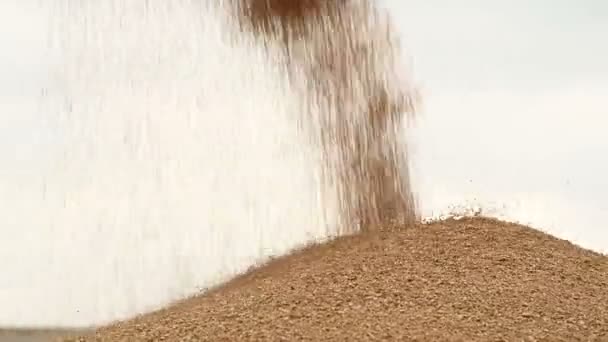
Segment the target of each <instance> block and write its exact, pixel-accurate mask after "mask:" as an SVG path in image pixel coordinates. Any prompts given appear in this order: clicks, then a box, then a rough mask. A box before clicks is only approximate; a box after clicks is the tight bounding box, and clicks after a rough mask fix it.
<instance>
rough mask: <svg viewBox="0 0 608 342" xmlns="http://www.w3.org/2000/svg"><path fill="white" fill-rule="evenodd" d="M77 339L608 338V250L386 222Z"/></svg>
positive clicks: (492, 226) (483, 230) (508, 227)
mask: <svg viewBox="0 0 608 342" xmlns="http://www.w3.org/2000/svg"><path fill="white" fill-rule="evenodd" d="M81 340H82V341H94V340H97V341H134V342H135V341H386V340H391V341H570V342H571V341H608V257H606V256H602V255H599V254H596V253H592V252H589V251H586V250H583V249H581V248H579V247H576V246H574V245H572V244H570V243H569V242H567V241H563V240H558V239H556V238H553V237H551V236H548V235H546V234H543V233H541V232H538V231H535V230H532V229H530V228H526V227H522V226H519V225H515V224H509V223H502V222H498V221H494V220H488V219H481V218H477V219H463V220H460V221H448V222H438V223H433V224H431V225H428V226H427V225H417V226H415V227H411V228H410V229H402V227H394V228H386V229H379V230H375V231H373V232H370V233H366V234H359V235H355V236H349V237H344V238H340V239H337V240H335V241H333V242H331V243H329V244H326V245H320V246H312V247H310V248H308V249H305V250H303V251H301V252H298V253H295V254H293V255H291V256H287V257H285V258H281V259H277V260H275V261H273V262H271V263H269V264H268V265H266V266H264V267H262V268H260V269H256V270H254V271H252V272H251V273H249V274H245V275H243V276H241V277H239V278H237V279H235V280H234V281H232V282H230V283H228V284H226V285H224V286H222V287H220V288H218V289H216V290H214V291H211V292H209V293H207V294H204V295H202V296H199V297H194V298H191V299H188V300H185V301H183V302H181V303H177V304H175V305H173V306H171V307H169V308H167V309H163V310H160V311H158V312H154V313H151V314H147V315H143V316H141V317H137V318H135V319H133V320H130V321H126V322H120V323H117V324H114V325H111V326H108V327H104V328H101V329H99V331H97V333H96V334H95V335H92V336H87V337H83V338H82V339H81ZM72 341H73V340H72Z"/></svg>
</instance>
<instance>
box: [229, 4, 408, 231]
mask: <svg viewBox="0 0 608 342" xmlns="http://www.w3.org/2000/svg"><path fill="white" fill-rule="evenodd" d="M235 9H236V13H237V17H238V18H239V19H238V23H239V25H241V28H242V29H243V30H242V31H244V34H251V35H253V36H254V37H256V38H257V39H258V41H259V42H260V44H265V45H267V46H269V45H271V44H270V43H273V44H275V45H279V46H280V49H279V53H280V54H282V56H283V58H282V59H281V63H284V64H285V65H286V67H287V69H288V70H289V76H290V79H291V82H292V85H293V86H294V87H295V88H300V89H302V97H306V98H308V99H309V102H310V103H311V107H312V109H310V110H309V111H308V115H309V116H308V117H305V118H302V121H304V122H305V126H307V127H309V128H311V132H312V135H313V136H315V137H317V141H318V144H319V145H320V146H321V150H322V151H323V154H324V161H325V163H326V165H325V171H326V174H325V180H326V182H327V184H328V186H327V187H326V188H327V191H330V192H331V191H333V192H334V194H329V196H332V195H333V196H337V197H338V201H339V202H340V203H341V204H342V207H341V208H340V211H341V214H342V215H341V216H342V218H343V219H342V223H341V226H342V227H358V226H359V227H362V228H364V229H366V228H370V227H374V226H377V225H378V224H380V223H382V222H386V221H391V220H399V221H401V222H403V223H413V222H414V220H415V218H416V208H415V204H414V199H413V196H412V191H411V189H410V180H409V171H408V164H407V154H406V144H405V143H404V141H403V138H402V136H403V130H402V125H403V124H406V123H408V120H411V119H412V116H413V114H414V109H415V104H416V92H415V91H414V89H413V88H412V87H411V86H409V83H408V82H407V75H406V74H405V72H406V70H403V69H402V68H401V62H402V60H403V59H402V57H401V56H400V51H399V44H398V39H397V37H396V35H395V32H394V31H395V30H394V29H393V27H392V25H391V23H390V20H389V18H388V16H387V15H386V13H383V12H382V11H380V10H378V9H377V8H375V7H374V6H372V3H371V2H369V1H364V0H357V1H349V0H338V1H324V0H301V1H294V0H244V1H238V2H237V6H235ZM315 114H316V115H315ZM304 115H306V114H304ZM404 121H405V122H404ZM334 184H337V190H336V187H334V186H332V185H334ZM335 192H337V194H335ZM347 230H349V229H347Z"/></svg>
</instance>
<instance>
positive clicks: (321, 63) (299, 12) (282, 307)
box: [80, 0, 608, 341]
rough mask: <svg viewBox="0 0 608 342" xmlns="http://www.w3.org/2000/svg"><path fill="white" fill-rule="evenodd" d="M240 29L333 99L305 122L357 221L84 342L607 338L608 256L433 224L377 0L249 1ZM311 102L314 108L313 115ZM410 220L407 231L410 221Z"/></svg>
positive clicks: (532, 235) (524, 231)
mask: <svg viewBox="0 0 608 342" xmlns="http://www.w3.org/2000/svg"><path fill="white" fill-rule="evenodd" d="M234 4H236V6H234V11H236V13H237V16H236V18H238V25H240V28H241V29H242V31H241V32H242V34H249V35H253V36H254V37H256V39H258V40H259V42H260V44H268V46H270V45H272V44H271V43H274V44H275V45H276V43H277V42H278V46H280V49H279V50H280V54H279V59H280V60H282V61H283V62H284V63H285V64H286V65H287V67H288V69H289V70H290V75H289V76H290V81H291V82H292V83H293V85H294V87H296V88H298V87H300V88H301V89H303V92H302V94H303V96H307V97H308V98H309V99H310V101H311V103H315V104H316V105H317V106H318V107H317V108H322V109H323V110H322V111H320V112H322V113H323V115H321V116H319V117H313V116H312V115H311V117H310V120H309V121H310V122H308V123H309V125H307V127H305V128H306V129H310V130H311V133H312V134H313V135H315V134H316V135H317V136H318V139H319V143H320V145H321V146H322V148H323V150H324V153H325V162H326V163H327V164H326V167H325V169H326V175H325V177H326V180H327V182H328V183H338V184H339V187H338V190H337V191H338V192H339V197H340V198H341V199H342V201H341V202H342V208H341V211H342V213H343V222H342V223H343V226H344V227H353V228H352V229H345V230H344V231H345V232H349V231H350V232H352V231H357V230H359V229H358V228H362V231H363V232H362V233H361V234H358V235H353V236H346V237H343V238H340V239H337V240H334V241H332V242H329V243H327V244H324V245H319V246H310V247H308V248H305V249H302V250H300V251H298V252H295V253H293V254H292V255H290V256H287V257H284V258H280V259H276V260H273V261H271V262H269V263H268V264H267V265H265V266H263V267H260V268H257V269H255V270H252V271H251V272H248V273H247V274H244V275H242V276H240V277H238V278H236V279H234V280H232V281H231V282H229V283H227V284H225V285H223V286H221V287H218V288H216V289H213V290H211V291H208V292H207V293H205V294H204V295H201V296H198V297H193V298H190V299H187V300H184V301H181V302H179V303H176V304H174V305H172V306H170V307H168V308H165V309H163V310H160V311H157V312H153V313H150V314H146V315H142V316H139V317H136V318H134V319H132V320H128V321H125V322H118V323H116V324H113V325H110V326H107V327H103V328H101V329H99V330H98V331H97V332H96V333H95V335H91V336H87V337H82V338H80V340H82V341H84V340H101V341H160V340H164V341H203V340H204V341H266V340H268V341H275V340H285V341H292V340H309V341H321V340H327V341H347V340H348V341H355V340H395V339H396V340H424V341H441V340H462V341H473V340H479V341H485V340H518V341H519V340H522V341H523V340H528V341H535V340H540V339H546V340H552V341H558V340H564V341H575V340H594V339H595V340H601V339H602V338H608V304H606V303H608V260H607V258H606V257H604V256H600V255H597V254H594V253H592V252H588V251H584V250H582V249H580V248H578V247H576V246H573V245H571V244H569V243H567V242H565V241H561V240H557V239H555V238H552V237H550V236H547V235H545V234H542V233H540V232H537V231H534V230H532V229H529V228H525V227H521V226H517V225H513V224H507V223H501V222H498V221H494V220H488V219H482V218H477V219H464V220H461V221H448V222H439V223H433V224H430V225H421V224H418V223H416V220H417V217H416V208H415V205H414V200H413V197H412V193H411V191H410V183H409V175H408V171H407V155H406V153H405V144H404V143H403V142H400V139H398V135H399V132H400V130H399V128H398V127H399V126H400V125H401V124H402V121H404V120H406V121H407V120H411V119H412V117H413V115H414V112H415V110H414V109H415V105H416V96H415V91H414V90H413V89H412V88H411V87H409V85H408V84H407V82H403V80H404V79H405V78H402V77H401V76H399V75H400V71H399V70H398V62H397V61H398V60H399V58H400V57H399V51H398V44H397V41H396V38H395V37H394V33H393V30H392V28H391V25H390V23H389V22H388V21H387V18H384V17H383V15H382V14H381V13H380V12H379V11H377V10H376V9H374V8H373V7H372V4H371V3H370V2H368V1H363V0H362V1H347V0H342V1H341V0H336V1H322V0H300V1H294V0H243V1H239V2H235V3H234ZM304 115H306V114H304ZM405 228H407V229H405Z"/></svg>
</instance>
